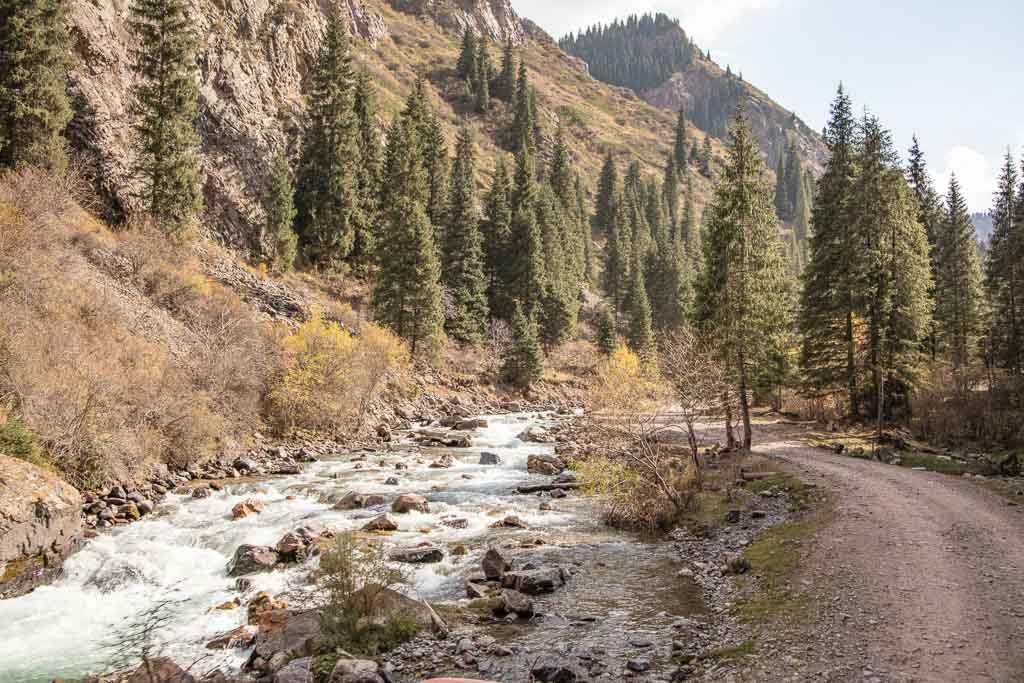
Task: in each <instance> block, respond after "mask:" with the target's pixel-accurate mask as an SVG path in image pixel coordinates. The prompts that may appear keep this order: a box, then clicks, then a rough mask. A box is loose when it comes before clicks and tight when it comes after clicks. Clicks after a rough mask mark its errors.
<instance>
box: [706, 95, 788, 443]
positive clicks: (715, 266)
mask: <svg viewBox="0 0 1024 683" xmlns="http://www.w3.org/2000/svg"><path fill="white" fill-rule="evenodd" d="M730 137H731V140H730V143H729V147H728V152H727V158H726V165H725V168H724V169H723V173H722V176H721V179H720V180H719V182H718V184H717V186H716V187H715V194H714V199H713V201H712V204H711V206H710V207H709V208H708V213H709V217H708V219H707V234H706V238H705V240H704V269H703V271H702V272H701V278H700V281H699V287H698V291H697V304H696V318H697V321H698V324H699V325H700V326H701V327H702V328H703V329H704V330H705V331H706V332H707V333H710V334H713V335H714V336H715V339H716V340H717V342H718V347H719V349H720V352H721V354H722V357H723V360H724V361H725V363H726V365H727V367H728V368H729V370H730V374H731V375H732V377H733V379H734V381H735V383H736V394H737V396H738V397H739V403H740V409H741V415H742V418H743V447H744V448H748V449H749V448H750V445H751V428H750V410H749V403H750V397H749V387H750V379H751V372H752V368H754V367H756V366H757V365H758V364H759V363H761V362H763V361H764V359H765V358H766V356H767V354H768V352H769V351H770V349H771V348H772V347H773V343H774V340H775V339H776V338H777V337H778V335H779V334H781V331H782V330H784V329H785V326H786V322H787V321H786V319H785V318H786V315H785V314H786V311H785V310H784V308H785V306H784V303H783V299H782V297H780V296H779V292H781V291H784V290H785V288H786V283H785V266H784V264H783V262H782V256H781V248H780V245H779V237H778V234H779V233H778V221H777V218H776V216H775V211H774V207H773V197H772V188H771V186H770V185H768V183H767V182H766V179H765V173H766V169H765V167H764V162H763V161H762V159H761V152H760V150H759V149H758V145H757V142H756V140H754V138H753V136H752V134H751V132H750V129H749V127H748V124H747V120H746V115H745V112H744V107H743V105H742V102H741V104H740V106H738V107H737V110H736V119H735V122H734V123H733V127H732V131H731V136H730ZM727 429H728V430H729V431H730V433H731V427H728V426H727Z"/></svg>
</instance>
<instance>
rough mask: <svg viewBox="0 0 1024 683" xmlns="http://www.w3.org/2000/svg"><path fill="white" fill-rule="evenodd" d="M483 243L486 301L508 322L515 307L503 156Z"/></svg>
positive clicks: (508, 188)
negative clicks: (511, 292)
mask: <svg viewBox="0 0 1024 683" xmlns="http://www.w3.org/2000/svg"><path fill="white" fill-rule="evenodd" d="M483 241H484V244H485V245H486V250H487V253H486V259H487V261H486V265H487V267H486V272H487V276H488V286H487V300H488V304H489V308H490V311H491V315H492V316H494V317H496V318H502V319H505V320H509V319H511V317H512V311H513V307H514V306H513V301H512V299H510V298H509V296H508V294H509V292H508V288H507V287H506V283H507V282H509V281H510V280H511V274H510V272H509V265H510V263H511V252H510V248H511V243H512V183H511V181H510V179H509V177H508V171H507V170H506V168H505V160H504V159H503V158H501V157H499V158H498V163H497V167H496V168H495V170H494V180H493V182H492V184H491V190H490V192H489V193H488V195H487V204H486V219H485V220H484V223H483Z"/></svg>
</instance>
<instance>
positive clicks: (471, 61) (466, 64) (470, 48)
mask: <svg viewBox="0 0 1024 683" xmlns="http://www.w3.org/2000/svg"><path fill="white" fill-rule="evenodd" d="M476 45H477V40H476V36H475V35H474V34H473V30H472V29H471V28H469V27H468V26H467V27H466V30H465V31H463V33H462V49H461V50H460V51H459V61H458V63H457V64H456V71H457V72H458V74H459V78H461V79H463V80H466V81H468V80H470V79H472V78H475V77H476V67H477V47H476Z"/></svg>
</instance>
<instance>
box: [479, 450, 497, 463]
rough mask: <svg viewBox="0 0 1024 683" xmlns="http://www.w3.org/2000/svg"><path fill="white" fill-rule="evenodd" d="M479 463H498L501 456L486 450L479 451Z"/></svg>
mask: <svg viewBox="0 0 1024 683" xmlns="http://www.w3.org/2000/svg"><path fill="white" fill-rule="evenodd" d="M480 464H481V465H500V464H501V456H500V455H498V454H497V453H488V452H484V453H481V454H480Z"/></svg>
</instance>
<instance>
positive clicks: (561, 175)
mask: <svg viewBox="0 0 1024 683" xmlns="http://www.w3.org/2000/svg"><path fill="white" fill-rule="evenodd" d="M547 177H548V182H549V183H550V184H551V189H553V190H554V191H555V194H556V195H557V196H558V199H559V201H561V202H562V206H564V207H566V208H567V209H568V208H569V206H570V205H571V204H572V203H573V202H574V201H575V199H576V198H575V194H574V193H575V189H574V187H573V171H572V161H571V160H570V158H569V147H568V145H567V144H566V141H565V130H564V129H563V128H562V125H561V124H559V125H558V128H557V129H556V130H555V146H554V149H553V150H552V151H551V163H550V165H549V170H548V174H547Z"/></svg>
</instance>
